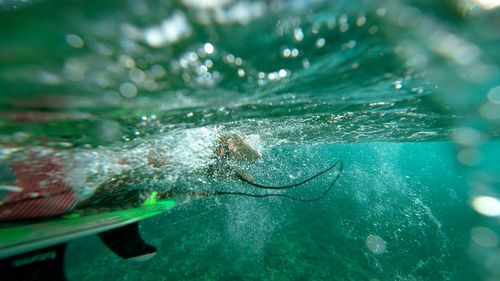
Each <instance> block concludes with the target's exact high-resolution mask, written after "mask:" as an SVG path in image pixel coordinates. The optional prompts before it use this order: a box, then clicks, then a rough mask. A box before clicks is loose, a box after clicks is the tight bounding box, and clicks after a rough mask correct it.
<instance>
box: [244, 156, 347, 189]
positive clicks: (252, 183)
mask: <svg viewBox="0 0 500 281" xmlns="http://www.w3.org/2000/svg"><path fill="white" fill-rule="evenodd" d="M339 163H340V165H341V170H342V168H343V163H342V161H340V160H339V161H337V162H335V163H333V164H332V165H331V166H330V167H328V168H326V169H324V170H322V171H320V172H318V173H316V174H314V175H312V176H310V177H308V178H306V179H304V180H302V181H299V182H296V183H292V184H288V185H281V186H280V185H274V186H273V185H266V184H262V183H257V182H254V181H251V180H249V179H247V178H245V177H244V176H242V175H241V174H239V173H236V177H237V178H238V179H239V180H240V181H242V182H245V183H247V184H249V185H252V186H254V187H257V188H262V189H272V190H281V189H288V188H293V187H297V186H300V185H303V184H306V183H308V182H310V181H312V180H313V179H315V178H317V177H319V176H321V175H322V174H324V173H327V172H328V171H330V170H332V169H333V168H335V167H336V166H337V165H338V164H339Z"/></svg>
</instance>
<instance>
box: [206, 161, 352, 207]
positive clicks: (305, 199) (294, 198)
mask: <svg viewBox="0 0 500 281" xmlns="http://www.w3.org/2000/svg"><path fill="white" fill-rule="evenodd" d="M339 163H340V169H339V173H338V174H337V176H336V177H335V178H334V179H333V181H332V182H331V183H330V186H329V187H328V188H327V189H325V191H323V193H321V194H320V195H319V196H317V197H314V198H300V197H294V196H291V195H288V194H281V193H272V194H251V193H245V192H237V191H234V192H233V191H212V192H207V193H208V195H214V196H219V195H239V196H247V197H254V198H265V197H285V198H289V199H292V200H295V201H300V202H315V201H318V200H320V199H321V198H323V197H324V196H325V195H326V194H328V192H330V190H332V188H333V187H334V186H335V183H337V180H338V179H339V177H340V175H341V174H342V172H343V170H344V163H343V162H342V161H337V162H335V164H334V165H332V166H331V167H329V168H328V169H326V170H323V171H321V172H319V173H317V174H315V175H314V176H312V177H310V178H309V179H307V180H305V181H302V182H300V184H294V185H293V186H290V187H295V186H299V185H302V184H304V183H307V182H308V181H310V180H312V179H314V178H316V177H318V176H320V175H322V174H324V173H326V172H328V171H330V170H332V169H333V168H334V167H336V166H337V165H338V164H339ZM244 181H245V182H247V183H249V184H252V183H250V182H249V181H247V180H244ZM252 185H254V184H252ZM254 186H255V185H254ZM290 187H288V188H290ZM281 189H283V188H281Z"/></svg>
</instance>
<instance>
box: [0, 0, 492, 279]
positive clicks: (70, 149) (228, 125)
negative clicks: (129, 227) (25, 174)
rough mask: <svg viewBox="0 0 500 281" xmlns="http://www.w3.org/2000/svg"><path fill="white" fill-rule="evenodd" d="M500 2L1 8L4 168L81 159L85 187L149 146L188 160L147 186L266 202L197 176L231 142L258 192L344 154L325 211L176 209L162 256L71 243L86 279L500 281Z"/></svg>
mask: <svg viewBox="0 0 500 281" xmlns="http://www.w3.org/2000/svg"><path fill="white" fill-rule="evenodd" d="M488 3H489V4H488ZM496 3H497V1H490V2H487V1H479V0H478V1H473V0H470V1H469V0H468V1H465V0H464V1H440V2H439V3H435V1H382V2H378V3H377V4H374V3H368V2H367V1H336V2H329V1H320V0H318V1H271V2H246V1H229V0H228V1H202V2H199V3H195V2H194V1H189V0H185V1H169V2H163V1H126V2H122V1H107V2H105V3H102V2H97V1H81V2H71V3H68V2H64V1H24V2H19V3H18V2H17V1H0V8H1V9H0V25H1V26H3V27H5V28H1V29H0V38H1V40H0V83H1V85H2V94H1V95H0V157H1V158H0V159H2V163H4V162H5V163H9V161H11V159H17V160H19V159H25V158H26V157H27V156H26V155H27V153H26V151H29V150H30V149H31V150H33V149H36V150H42V151H45V152H47V153H48V154H53V155H57V157H61V158H62V159H65V161H68V162H71V163H73V162H72V161H73V160H75V159H76V160H75V161H76V162H77V164H75V167H76V168H77V169H74V170H75V171H76V172H75V173H71V174H70V178H69V179H68V180H71V181H72V182H75V183H76V182H78V185H76V184H75V186H77V189H78V190H77V191H78V192H79V193H81V194H85V192H87V191H86V190H87V189H86V188H88V187H89V186H91V185H92V184H96V183H99V182H100V181H102V180H106V179H107V178H109V177H110V175H112V174H113V171H114V170H113V169H116V167H115V166H114V165H115V164H116V163H114V162H113V161H116V159H115V156H114V155H123V156H124V157H126V158H128V159H131V160H130V162H131V163H140V161H141V159H143V158H144V155H148V153H150V151H151V150H152V149H153V150H155V151H156V150H158V151H160V152H162V151H164V153H165V155H168V157H169V159H171V163H173V164H175V165H169V166H168V167H167V168H165V170H162V172H163V173H164V175H163V176H161V177H155V176H144V175H150V174H149V172H150V171H149V170H147V169H145V168H144V167H142V166H141V167H139V166H138V167H136V168H137V169H138V170H141V172H140V173H139V174H141V175H142V176H144V178H138V179H139V181H143V182H142V183H140V184H138V185H137V186H139V187H144V188H149V187H151V186H153V187H154V188H155V189H164V190H168V189H169V188H171V187H172V186H175V187H177V188H184V189H187V190H191V191H199V190H228V191H244V192H252V193H254V192H258V191H257V190H255V189H253V188H252V187H250V186H248V185H245V184H243V183H241V182H238V181H234V180H231V179H206V178H204V177H203V175H201V174H200V172H199V171H200V170H201V169H202V168H203V167H204V166H205V165H206V164H207V163H208V162H209V158H210V153H211V149H213V141H214V139H215V136H217V135H232V134H237V135H240V136H244V137H245V139H246V140H247V141H248V142H249V143H250V144H251V145H252V146H254V147H255V148H256V149H258V150H259V151H260V152H261V153H262V156H263V159H262V161H260V162H258V163H254V164H240V165H241V166H240V168H243V169H245V170H246V171H248V172H250V173H251V174H252V175H253V177H254V178H255V179H257V180H258V181H259V182H265V183H272V184H283V183H288V182H293V181H294V180H297V179H300V178H304V177H306V176H308V175H311V174H314V173H315V172H316V171H319V170H321V169H323V168H325V167H326V166H328V165H330V164H331V163H333V162H335V161H337V160H342V161H343V163H344V170H343V172H342V173H341V175H340V177H339V180H338V181H337V182H336V184H335V186H334V188H333V190H332V191H331V192H329V193H328V194H327V195H326V196H325V197H324V198H323V199H321V200H320V201H317V202H314V203H304V202H296V201H292V200H288V199H285V198H278V197H276V198H266V199H256V198H248V197H241V196H225V197H224V196H220V197H206V198H187V199H185V198H184V199H182V200H180V201H179V203H180V204H178V206H177V207H176V208H174V210H172V211H171V212H170V213H168V214H164V215H161V216H158V217H155V218H153V219H150V220H147V221H144V222H143V223H142V225H141V231H142V232H143V235H144V237H145V238H147V240H148V241H150V242H151V243H152V244H154V245H156V246H157V247H158V249H159V252H158V254H157V256H156V257H155V258H154V259H152V260H151V261H149V262H146V263H130V262H127V261H123V260H120V259H119V258H117V257H116V256H114V255H113V254H112V253H111V252H109V251H108V250H106V249H105V247H104V246H103V245H102V244H101V243H100V242H99V241H98V239H97V238H96V237H88V238H83V239H79V240H76V241H73V242H71V243H70V244H69V249H68V253H67V257H66V266H67V274H68V277H69V279H70V280H109V279H116V280H497V279H500V271H499V270H498V264H499V256H498V253H499V238H498V235H499V227H498V219H499V216H500V210H499V208H500V207H499V206H500V203H499V202H498V199H497V198H499V194H498V188H499V187H500V185H499V183H500V175H499V171H500V166H499V164H498V163H500V158H499V157H500V153H499V152H500V150H499V149H500V143H499V142H498V135H499V132H500V115H499V113H498V112H500V88H499V85H500V79H499V78H498V77H500V76H499V75H498V73H499V70H498V65H499V62H500V54H499V53H498V46H499V42H500V40H499V39H500V38H499V35H498V32H497V30H498V28H499V27H500V22H499V21H498V18H500V17H499V16H498V15H499V9H498V8H496V6H494V5H495V4H496ZM162 153H163V152H162ZM68 159H69V160H68ZM134 161H136V162H134ZM337 173H338V170H333V171H331V172H328V173H326V174H325V175H324V176H322V177H319V178H317V179H315V180H313V181H311V182H310V183H308V184H306V185H305V186H301V187H298V188H294V189H293V190H288V191H286V194H291V195H294V196H296V197H301V198H311V197H314V196H315V195H318V194H321V192H322V191H323V190H324V189H325V187H327V186H328V184H329V183H331V180H332V178H334V177H335V176H336V174H337ZM82 179H85V180H82ZM137 186H135V188H137ZM485 202H486V203H485Z"/></svg>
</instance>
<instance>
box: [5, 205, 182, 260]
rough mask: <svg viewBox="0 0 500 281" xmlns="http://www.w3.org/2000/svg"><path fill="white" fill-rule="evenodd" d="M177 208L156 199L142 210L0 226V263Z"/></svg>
mask: <svg viewBox="0 0 500 281" xmlns="http://www.w3.org/2000/svg"><path fill="white" fill-rule="evenodd" d="M174 205H175V201H174V200H172V199H165V200H158V201H156V200H154V201H153V202H145V204H144V205H142V206H140V207H136V208H131V209H124V210H119V211H112V212H105V213H97V214H92V215H85V214H84V215H82V214H79V213H70V214H67V215H64V216H62V217H59V218H55V219H50V220H46V221H41V222H37V223H20V224H9V225H6V226H3V227H2V226H1V225H0V260H2V259H6V258H9V257H12V256H16V255H20V254H23V253H28V252H33V251H36V250H39V249H44V248H48V247H51V246H54V245H59V244H64V243H66V242H68V241H70V240H72V239H76V238H79V237H83V236H87V235H91V234H100V233H104V232H109V231H111V230H113V229H118V228H122V227H124V226H126V225H130V224H134V223H137V222H139V221H141V220H144V219H147V218H150V217H153V216H156V215H159V214H161V213H165V212H166V211H168V210H170V209H171V208H172V207H174ZM101 239H103V237H101ZM105 243H106V242H105ZM106 244H107V243H106ZM108 246H109V245H108Z"/></svg>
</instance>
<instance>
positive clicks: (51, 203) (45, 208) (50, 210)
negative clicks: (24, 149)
mask: <svg viewBox="0 0 500 281" xmlns="http://www.w3.org/2000/svg"><path fill="white" fill-rule="evenodd" d="M10 168H11V170H12V171H13V173H14V174H15V177H16V182H15V185H16V186H18V187H19V188H21V189H22V190H21V191H11V192H9V194H8V195H7V196H6V198H5V199H4V201H3V203H2V204H1V205H0V221H14V220H25V219H36V218H45V217H53V216H58V215H61V214H64V213H67V212H69V211H71V210H72V209H73V207H74V206H75V204H76V194H75V192H74V191H73V189H72V188H71V186H69V185H68V184H66V183H65V175H66V169H65V168H64V164H63V163H62V160H61V159H59V158H57V157H50V156H36V155H35V153H31V155H30V156H29V157H28V159H26V160H24V161H22V162H16V163H14V164H12V165H11V167H10Z"/></svg>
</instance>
